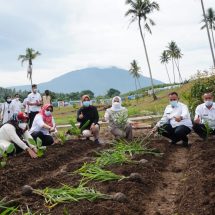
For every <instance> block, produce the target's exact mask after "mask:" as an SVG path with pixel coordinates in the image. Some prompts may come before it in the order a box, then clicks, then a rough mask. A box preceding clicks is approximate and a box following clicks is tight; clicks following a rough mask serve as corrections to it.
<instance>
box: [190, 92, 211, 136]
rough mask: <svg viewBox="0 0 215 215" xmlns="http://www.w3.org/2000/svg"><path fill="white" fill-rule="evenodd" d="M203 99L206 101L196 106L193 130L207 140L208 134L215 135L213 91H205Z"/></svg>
mask: <svg viewBox="0 0 215 215" xmlns="http://www.w3.org/2000/svg"><path fill="white" fill-rule="evenodd" d="M203 100H204V103H203V104H200V105H198V106H197V108H196V113H195V118H194V125H193V130H194V131H195V132H196V133H197V134H198V135H199V136H200V137H201V138H203V139H204V140H206V139H207V138H208V135H215V103H214V102H213V94H212V93H205V94H204V95H203ZM206 124H207V127H208V128H206V126H205V125H206Z"/></svg>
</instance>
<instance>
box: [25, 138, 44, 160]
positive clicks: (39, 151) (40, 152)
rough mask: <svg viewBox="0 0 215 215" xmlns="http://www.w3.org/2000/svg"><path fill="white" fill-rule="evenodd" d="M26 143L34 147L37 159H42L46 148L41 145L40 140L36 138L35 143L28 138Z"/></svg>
mask: <svg viewBox="0 0 215 215" xmlns="http://www.w3.org/2000/svg"><path fill="white" fill-rule="evenodd" d="M28 141H29V143H30V144H31V145H34V146H35V147H36V148H37V156H38V157H39V158H40V157H42V156H43V155H44V153H45V150H46V146H43V145H42V140H41V139H39V138H37V139H36V141H35V140H34V139H31V138H29V139H28Z"/></svg>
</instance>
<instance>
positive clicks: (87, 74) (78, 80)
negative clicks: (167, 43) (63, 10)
mask: <svg viewBox="0 0 215 215" xmlns="http://www.w3.org/2000/svg"><path fill="white" fill-rule="evenodd" d="M139 80H140V84H141V87H146V86H150V78H148V77H145V76H142V75H141V77H140V79H139ZM162 83H163V82H161V81H159V80H154V84H162ZM10 88H15V89H16V90H30V85H24V86H14V87H10ZM110 88H114V89H117V90H119V91H120V92H121V93H126V92H128V91H131V90H135V85H134V79H133V78H132V76H131V75H130V74H129V72H128V71H127V70H124V69H119V68H116V67H109V68H104V69H101V68H95V67H92V68H86V69H81V70H76V71H72V72H68V73H66V74H64V75H61V76H59V77H57V78H54V79H52V80H51V81H48V82H44V83H41V84H38V89H39V91H40V92H44V90H46V89H49V90H51V91H53V92H58V93H60V92H62V93H69V92H80V91H83V90H91V91H92V92H94V93H95V95H104V94H106V92H107V91H108V90H109V89H110Z"/></svg>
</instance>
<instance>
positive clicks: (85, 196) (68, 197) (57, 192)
mask: <svg viewBox="0 0 215 215" xmlns="http://www.w3.org/2000/svg"><path fill="white" fill-rule="evenodd" d="M33 192H34V193H35V194H38V195H40V196H43V197H44V198H45V202H46V204H47V205H48V206H49V207H54V206H56V205H57V204H59V203H67V202H78V201H81V200H88V201H95V200H97V199H108V198H109V196H108V195H106V194H102V193H100V192H98V191H96V190H94V189H92V188H88V187H84V186H82V185H79V186H78V187H76V188H74V187H70V186H68V185H63V187H60V188H48V187H47V188H45V189H43V190H39V189H38V190H34V191H33Z"/></svg>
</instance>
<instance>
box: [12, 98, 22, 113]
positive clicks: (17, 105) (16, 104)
mask: <svg viewBox="0 0 215 215" xmlns="http://www.w3.org/2000/svg"><path fill="white" fill-rule="evenodd" d="M12 104H13V106H14V113H19V112H20V111H21V108H22V103H21V102H20V101H19V100H17V99H13V100H12Z"/></svg>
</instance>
